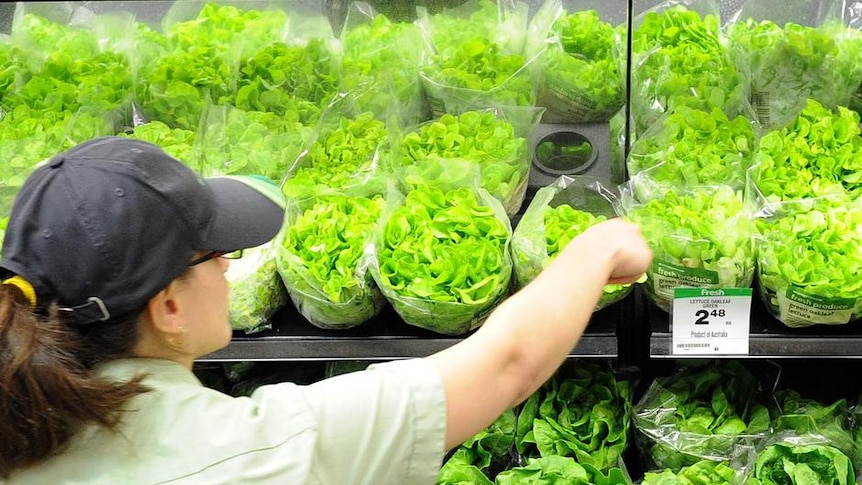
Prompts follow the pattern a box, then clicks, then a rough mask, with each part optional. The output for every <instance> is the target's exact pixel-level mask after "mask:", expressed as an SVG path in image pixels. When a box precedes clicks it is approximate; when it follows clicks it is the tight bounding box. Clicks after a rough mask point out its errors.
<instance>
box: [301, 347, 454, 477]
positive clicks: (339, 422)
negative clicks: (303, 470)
mask: <svg viewBox="0 0 862 485" xmlns="http://www.w3.org/2000/svg"><path fill="white" fill-rule="evenodd" d="M305 396H306V399H307V400H308V402H309V408H310V409H311V412H312V414H313V415H314V416H315V426H316V428H317V432H318V435H317V440H316V445H315V448H316V449H315V450H314V453H313V455H314V462H313V463H312V466H311V469H312V474H313V475H314V476H315V478H316V480H318V481H319V482H320V483H350V484H355V485H363V484H374V485H385V484H399V485H400V484H408V483H409V484H411V485H423V484H430V485H433V484H434V483H435V482H436V478H437V475H438V473H439V470H440V464H441V460H442V458H443V455H444V453H445V433H446V398H445V393H444V390H443V383H442V380H441V378H440V375H439V374H438V373H437V371H436V369H434V368H433V367H432V366H431V364H430V363H428V362H427V361H425V360H422V359H412V360H405V361H394V362H387V363H384V364H375V365H372V366H370V367H369V368H368V370H366V371H361V372H353V373H350V374H343V375H340V376H336V377H332V378H329V379H326V380H323V381H320V382H318V383H316V384H312V385H310V386H307V388H306V392H305Z"/></svg>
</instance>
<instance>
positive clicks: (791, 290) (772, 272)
mask: <svg viewBox="0 0 862 485" xmlns="http://www.w3.org/2000/svg"><path fill="white" fill-rule="evenodd" d="M758 216H759V217H758V218H757V219H756V222H755V223H756V227H757V232H756V235H755V244H756V247H757V274H758V278H757V281H758V290H759V293H760V296H761V298H762V299H763V301H764V303H766V307H767V309H769V311H770V312H771V313H772V314H773V315H774V316H775V317H776V318H778V319H779V320H780V321H781V322H783V323H784V324H785V325H788V326H791V327H804V326H809V325H813V324H817V323H822V324H843V323H848V322H850V321H852V320H856V319H858V318H859V317H860V316H862V279H860V278H859V274H860V273H862V251H860V248H862V233H860V230H859V229H860V228H861V227H862V207H860V204H859V202H852V203H851V202H847V201H844V200H843V199H837V200H833V199H831V198H821V199H816V200H813V199H809V200H802V201H788V202H784V203H781V204H769V205H767V206H765V207H764V209H763V210H761V211H760V212H759V213H758Z"/></svg>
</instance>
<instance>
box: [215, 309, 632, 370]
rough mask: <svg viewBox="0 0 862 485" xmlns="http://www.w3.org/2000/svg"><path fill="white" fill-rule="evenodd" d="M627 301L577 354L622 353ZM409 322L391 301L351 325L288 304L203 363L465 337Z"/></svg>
mask: <svg viewBox="0 0 862 485" xmlns="http://www.w3.org/2000/svg"><path fill="white" fill-rule="evenodd" d="M624 303H625V300H624V301H623V302H620V303H617V304H614V305H611V306H609V307H607V308H605V309H602V310H600V311H598V312H596V313H594V314H593V318H592V319H591V320H590V324H589V326H588V327H587V330H586V332H585V333H584V335H583V337H582V338H581V339H580V341H579V342H578V344H577V345H576V346H575V347H574V348H573V349H572V352H571V354H570V356H571V357H604V358H616V357H617V356H618V346H617V342H618V338H617V328H618V325H617V322H619V321H620V320H621V315H622V314H623V312H625V308H624ZM464 337H465V336H463V335H461V336H447V335H441V334H437V333H434V332H431V331H428V330H425V329H421V328H418V327H414V326H412V325H408V324H406V323H404V321H403V320H402V319H401V318H400V317H399V316H398V314H397V313H396V312H395V310H394V309H392V307H391V306H387V307H386V308H385V309H384V311H383V312H382V313H381V314H380V315H378V316H377V317H375V318H373V319H372V320H370V321H368V322H365V323H363V324H362V325H359V326H357V327H354V328H351V329H345V330H324V329H321V328H318V327H315V326H314V325H312V324H310V323H309V322H308V320H306V319H305V318H304V317H303V316H302V315H300V314H299V312H297V310H296V308H295V307H294V306H293V305H292V304H288V305H287V306H285V307H284V308H283V309H282V310H280V311H279V312H278V313H276V314H275V316H273V318H272V328H271V329H269V330H265V331H261V332H257V333H253V334H244V333H242V332H235V334H234V337H233V339H231V342H230V344H229V345H228V346H227V347H225V348H224V349H221V350H219V351H216V352H214V353H212V354H209V355H206V356H204V357H202V358H200V359H198V360H199V361H200V362H235V361H295V360H306V361H309V360H393V359H405V358H412V357H425V356H428V355H431V354H433V353H435V352H438V351H440V350H443V349H445V348H447V347H449V346H451V345H454V344H456V343H458V342H460V341H461V340H463V339H464Z"/></svg>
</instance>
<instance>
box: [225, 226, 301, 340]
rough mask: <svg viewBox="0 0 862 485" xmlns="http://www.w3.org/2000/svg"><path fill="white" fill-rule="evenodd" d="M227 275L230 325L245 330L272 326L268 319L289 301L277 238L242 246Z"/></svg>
mask: <svg viewBox="0 0 862 485" xmlns="http://www.w3.org/2000/svg"><path fill="white" fill-rule="evenodd" d="M225 278H227V282H228V290H229V292H230V304H229V306H228V313H229V316H230V325H231V328H233V329H234V330H242V331H244V332H245V333H254V332H258V331H261V330H267V329H269V328H270V327H271V324H270V323H269V319H270V318H271V317H272V316H273V315H274V314H275V312H276V311H278V310H279V309H281V307H283V306H284V305H285V304H287V301H288V298H287V291H286V290H285V288H284V285H283V284H282V282H281V278H279V276H278V271H277V267H276V263H275V242H274V241H270V242H268V243H266V244H264V245H261V246H258V247H256V248H250V249H245V250H243V253H242V257H241V258H239V259H235V260H232V261H231V262H230V266H228V270H227V272H226V273H225Z"/></svg>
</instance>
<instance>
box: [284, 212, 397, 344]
mask: <svg viewBox="0 0 862 485" xmlns="http://www.w3.org/2000/svg"><path fill="white" fill-rule="evenodd" d="M384 207H385V201H384V198H383V197H382V196H380V195H377V196H374V197H358V196H348V195H327V196H320V197H317V198H313V199H308V200H306V201H302V202H292V203H291V204H289V206H288V211H287V216H286V217H287V218H286V221H285V228H284V230H283V231H282V240H281V242H280V244H279V248H278V249H279V250H278V272H279V274H280V275H281V277H282V280H283V281H284V284H285V286H286V287H287V289H288V292H289V293H290V297H291V299H292V300H293V302H294V304H295V305H296V308H297V309H298V310H299V312H300V314H302V315H303V316H304V317H305V318H307V319H308V321H309V322H311V323H312V324H313V325H315V326H317V327H320V328H325V329H343V328H350V327H355V326H357V325H359V324H361V323H363V322H365V321H367V320H368V319H370V318H371V317H373V316H375V315H377V314H378V313H379V312H380V310H382V308H383V306H384V304H385V300H384V298H383V296H382V295H381V294H380V291H379V290H378V289H377V286H376V285H375V283H374V281H373V279H372V277H371V274H370V273H369V272H368V264H367V260H366V258H365V257H364V250H365V244H366V243H367V242H368V238H369V237H370V235H371V234H372V231H373V229H374V227H375V224H376V223H377V221H378V218H379V217H380V215H381V213H382V211H383V208H384Z"/></svg>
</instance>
